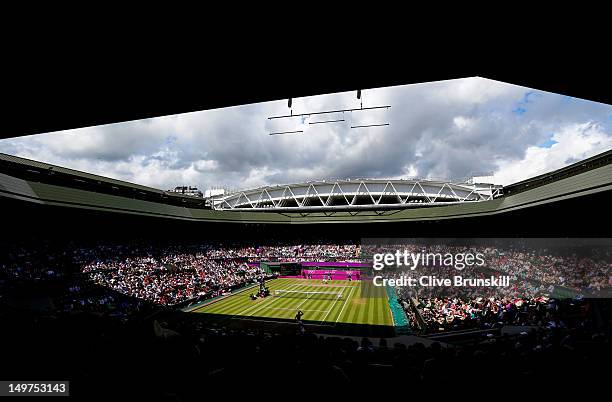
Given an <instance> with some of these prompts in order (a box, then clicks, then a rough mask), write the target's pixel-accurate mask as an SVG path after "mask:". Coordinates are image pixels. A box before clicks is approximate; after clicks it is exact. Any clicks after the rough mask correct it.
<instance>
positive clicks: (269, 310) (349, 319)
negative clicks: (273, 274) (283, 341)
mask: <svg viewBox="0 0 612 402" xmlns="http://www.w3.org/2000/svg"><path fill="white" fill-rule="evenodd" d="M266 286H267V287H268V288H269V289H270V292H271V295H270V296H268V297H266V298H259V299H257V300H251V299H250V298H249V295H250V293H251V292H256V290H257V289H256V288H253V289H247V290H245V291H242V292H239V293H236V294H233V295H231V296H229V297H226V298H224V299H221V300H218V301H215V302H213V303H210V304H208V305H205V306H202V307H200V308H197V309H195V310H193V312H196V313H204V314H214V315H223V316H228V318H235V319H245V318H249V317H251V318H270V319H286V320H293V319H294V317H295V314H296V312H297V310H298V309H299V310H301V311H302V312H303V313H304V315H303V317H302V320H304V321H307V322H320V323H325V324H334V323H343V324H365V325H384V326H393V318H392V315H391V310H390V308H389V301H388V299H387V292H386V290H385V288H383V287H376V286H374V285H373V284H372V283H371V282H369V281H353V282H350V281H329V282H328V283H327V284H323V283H322V281H321V280H308V279H293V278H291V279H289V278H280V279H274V280H271V281H267V282H266ZM277 291H281V292H277ZM306 292H314V293H306ZM277 293H278V295H276V294H277ZM338 294H339V295H340V297H337V295H338Z"/></svg>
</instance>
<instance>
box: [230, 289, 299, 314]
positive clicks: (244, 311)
mask: <svg viewBox="0 0 612 402" xmlns="http://www.w3.org/2000/svg"><path fill="white" fill-rule="evenodd" d="M292 286H294V285H291V286H290V287H292ZM269 297H270V296H269ZM270 298H271V299H272V300H271V301H270V303H268V304H272V302H274V300H276V298H275V297H273V296H272V297H270ZM265 302H266V300H264V301H263V302H261V303H257V304H254V305H252V306H249V307H247V308H246V309H244V310H243V311H241V312H240V313H237V314H234V316H233V317H236V316H242V315H244V313H246V312H247V311H249V310H250V309H252V308H255V307H262V304H265ZM255 311H259V310H255ZM251 314H253V313H251ZM251 314H249V315H251ZM233 317H232V318H233Z"/></svg>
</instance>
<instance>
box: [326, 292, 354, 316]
mask: <svg viewBox="0 0 612 402" xmlns="http://www.w3.org/2000/svg"><path fill="white" fill-rule="evenodd" d="M351 287H352V286H351ZM342 292H343V293H344V291H342ZM349 294H350V292H349ZM347 299H348V297H347ZM344 302H345V303H346V300H345V301H344ZM336 303H338V299H336V300H334V304H332V306H331V307H330V309H329V310H327V314H325V317H323V319H322V320H321V322H323V321H325V319H326V318H327V316H328V315H329V313H331V311H332V310H333V309H334V307H336Z"/></svg>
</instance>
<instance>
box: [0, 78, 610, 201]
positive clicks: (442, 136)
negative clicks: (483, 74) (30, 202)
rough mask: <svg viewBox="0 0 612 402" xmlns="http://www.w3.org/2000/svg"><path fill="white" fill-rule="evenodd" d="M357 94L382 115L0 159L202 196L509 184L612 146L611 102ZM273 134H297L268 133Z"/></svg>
mask: <svg viewBox="0 0 612 402" xmlns="http://www.w3.org/2000/svg"><path fill="white" fill-rule="evenodd" d="M362 98H363V106H364V107H368V106H376V105H391V108H390V109H388V110H380V111H359V112H353V113H345V114H344V115H342V114H338V115H319V116H311V117H310V118H305V119H301V118H292V119H284V120H274V121H270V120H268V119H267V117H269V116H273V115H284V114H288V113H289V109H288V108H287V100H286V99H285V100H279V101H275V102H266V103H258V104H251V105H244V106H237V107H231V108H224V109H217V110H208V111H202V112H194V113H185V114H179V115H172V116H165V117H158V118H153V119H145V120H138V121H132V122H126V123H117V124H110V125H104V126H96V127H89V128H82V129H76V130H66V131H60V132H54V133H47V134H40V135H34V136H28V137H21V138H14V139H6V140H1V141H0V152H3V153H7V154H12V155H17V156H22V157H25V158H30V159H35V160H39V161H43V162H48V163H52V164H57V165H60V166H66V167H70V168H73V169H78V170H83V171H87V172H91V173H96V174H100V175H103V176H108V177H112V178H116V179H121V180H126V181H130V182H134V183H139V184H144V185H148V186H152V187H156V188H161V189H170V188H173V187H175V186H178V185H193V186H197V187H199V188H200V189H202V190H206V189H208V188H210V187H226V188H231V189H246V188H251V187H256V186H260V185H265V184H283V183H290V182H299V181H306V180H315V179H323V178H332V177H336V178H356V177H368V178H370V177H372V178H399V177H423V178H442V179H462V178H466V177H468V176H472V175H481V174H482V173H485V172H493V173H494V176H493V178H492V180H493V181H494V182H496V183H498V184H509V183H512V182H515V181H518V180H522V179H525V178H528V177H531V176H534V175H537V174H541V173H545V172H547V171H550V170H554V169H557V168H559V167H562V166H565V165H567V164H570V163H572V162H575V161H578V160H580V159H584V158H586V157H589V156H592V155H595V154H597V153H600V152H603V151H606V150H609V149H612V106H609V105H605V104H601V103H595V102H590V101H586V100H581V99H576V98H571V97H567V96H562V95H557V94H552V93H548V92H542V91H538V90H533V89H528V88H524V87H520V86H516V85H510V84H506V83H501V82H497V81H491V80H487V79H482V78H468V79H461V80H451V81H440V82H434V83H424V84H416V85H405V86H397V87H391V88H379V89H370V90H363V92H362ZM353 107H359V101H358V100H357V99H356V92H345V93H337V94H330V95H323V96H315V97H308V98H298V99H294V100H293V113H294V114H298V113H307V112H314V111H321V110H330V109H338V108H353ZM32 118H34V119H35V118H36V116H32ZM342 118H344V119H345V122H339V123H331V124H314V125H311V124H308V123H310V122H316V121H320V120H330V119H342ZM387 122H388V123H390V125H389V126H386V127H377V128H367V129H351V128H350V127H351V126H352V125H359V124H366V123H387ZM282 130H291V131H293V130H304V132H303V133H301V134H287V135H273V136H270V135H268V134H269V133H270V132H276V131H282Z"/></svg>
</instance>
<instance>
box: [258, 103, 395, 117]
mask: <svg viewBox="0 0 612 402" xmlns="http://www.w3.org/2000/svg"><path fill="white" fill-rule="evenodd" d="M390 107H391V105H383V106H369V107H358V108H351V109H338V110H325V111H319V112H308V113H300V114H286V115H282V116H271V117H268V120H276V119H289V118H292V117H304V116H316V115H320V114H332V113H344V112H359V111H362V110H374V109H389V108H390Z"/></svg>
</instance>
